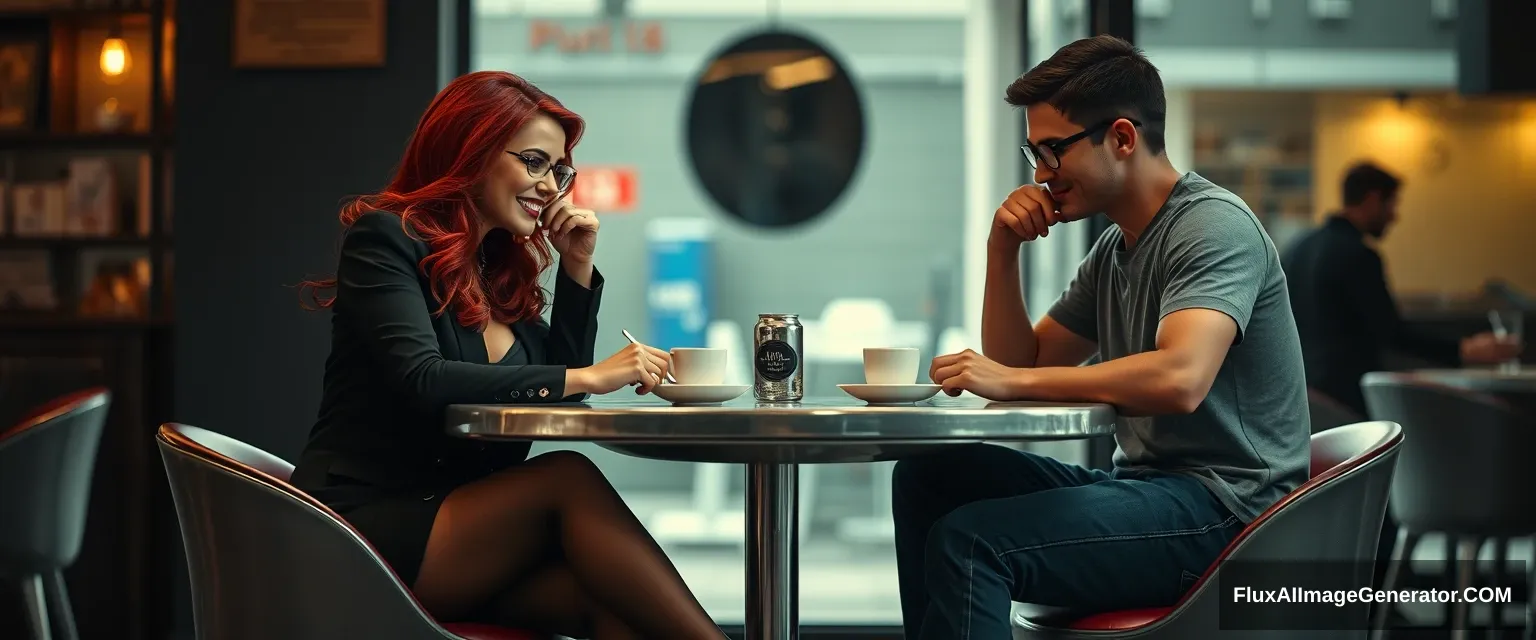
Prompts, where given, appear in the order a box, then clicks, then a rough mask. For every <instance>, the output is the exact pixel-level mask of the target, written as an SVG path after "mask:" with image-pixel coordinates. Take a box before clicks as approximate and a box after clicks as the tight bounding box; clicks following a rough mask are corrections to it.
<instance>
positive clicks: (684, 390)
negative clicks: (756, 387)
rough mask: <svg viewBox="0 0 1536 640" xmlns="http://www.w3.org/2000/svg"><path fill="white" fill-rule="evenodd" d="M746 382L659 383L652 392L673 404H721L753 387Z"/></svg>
mask: <svg viewBox="0 0 1536 640" xmlns="http://www.w3.org/2000/svg"><path fill="white" fill-rule="evenodd" d="M751 388H752V386H751V385H746V384H659V385H656V386H654V387H651V393H654V394H656V397H658V398H661V399H662V400H666V401H668V402H671V403H672V404H720V403H722V402H726V401H729V400H735V399H736V398H737V397H738V396H740V395H741V394H743V393H746V392H747V390H748V389H751Z"/></svg>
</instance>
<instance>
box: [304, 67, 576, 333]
mask: <svg viewBox="0 0 1536 640" xmlns="http://www.w3.org/2000/svg"><path fill="white" fill-rule="evenodd" d="M540 113H543V114H547V115H549V116H551V117H553V118H554V119H555V120H556V121H558V122H559V123H560V126H561V128H563V129H565V157H566V160H565V162H570V158H571V150H572V149H573V148H574V147H575V146H576V143H577V142H578V141H579V140H580V139H581V133H582V130H583V129H584V128H585V124H584V123H583V122H582V119H581V117H580V116H578V115H576V114H575V113H573V112H572V111H571V110H569V109H566V108H565V106H564V105H561V104H560V101H558V100H556V99H554V98H553V97H551V96H550V95H549V94H547V93H544V92H543V91H540V90H539V88H538V87H535V86H533V84H532V83H530V82H528V81H527V80H524V79H522V78H520V77H518V76H515V75H513V74H510V73H506V72H503V71H478V72H475V73H471V74H469V75H465V76H461V77H459V78H457V79H455V80H454V81H453V82H451V83H449V84H448V86H446V87H444V88H443V90H442V91H440V92H438V94H437V97H436V98H433V100H432V104H431V106H428V107H427V112H426V113H424V114H422V116H421V121H420V122H419V123H417V125H416V131H415V133H413V134H412V135H411V141H410V143H409V144H407V145H406V148H405V156H404V157H403V158H401V160H400V166H399V169H397V170H396V172H395V177H394V179H393V180H392V181H390V183H389V186H387V187H385V188H384V190H383V191H380V192H379V193H376V194H373V195H367V196H362V197H360V198H357V199H355V200H353V201H352V202H350V203H348V204H346V205H345V206H343V207H342V209H341V224H342V226H343V227H350V226H351V225H352V223H353V222H355V221H356V220H357V218H358V217H359V216H361V215H363V214H364V213H367V212H369V211H373V210H383V211H392V212H394V213H397V214H399V215H400V217H401V218H402V220H403V224H405V226H406V228H407V229H408V230H410V231H413V232H414V234H413V235H414V236H415V237H418V238H421V239H422V240H423V241H425V242H426V243H427V246H428V247H429V250H430V253H429V254H428V255H427V257H426V258H424V259H423V260H422V261H421V263H420V265H418V266H419V267H420V269H421V270H422V272H423V273H425V274H426V275H427V280H428V282H430V283H431V286H432V294H433V295H434V296H435V297H436V298H437V302H438V304H439V307H438V309H437V313H439V314H441V313H444V312H446V311H447V310H449V309H450V308H451V309H452V310H453V312H454V316H455V318H457V319H458V321H459V324H461V325H463V326H466V327H473V328H477V329H478V328H480V327H482V326H484V325H485V323H486V321H487V320H491V319H494V320H496V321H497V322H502V323H506V324H512V323H515V322H518V321H521V320H527V319H530V318H533V317H537V316H538V315H539V314H541V313H543V311H544V306H545V305H546V304H547V301H546V300H545V294H544V290H543V288H541V287H540V286H539V274H541V273H543V272H544V270H545V269H547V268H549V266H550V264H551V263H552V262H553V257H552V256H551V255H550V253H549V247H548V246H547V245H546V244H545V243H544V242H542V241H540V239H539V238H538V237H537V236H535V238H533V239H531V240H530V241H528V242H522V241H520V240H517V239H514V238H513V237H512V236H511V235H510V234H506V233H500V232H495V231H493V232H491V233H488V234H486V235H485V240H484V244H485V246H484V247H477V243H476V239H477V236H478V233H477V229H478V228H479V225H480V224H481V222H480V212H479V209H477V208H476V207H475V199H474V194H475V191H476V187H477V185H479V184H480V182H481V181H482V180H483V179H485V176H486V175H487V174H488V173H490V170H491V167H492V166H494V163H496V162H498V161H500V160H501V156H502V154H504V153H505V152H506V149H505V146H504V145H505V144H506V141H507V139H509V138H511V137H512V134H514V133H516V132H517V131H518V130H519V129H521V128H522V127H523V125H525V124H527V123H528V121H529V120H530V119H532V118H533V117H534V116H535V115H538V114H540ZM477 249H479V252H477ZM482 253H483V255H484V256H485V259H486V265H485V277H484V284H483V285H482V284H481V277H480V254H482ZM335 287H336V279H335V278H330V279H326V280H306V281H304V282H303V283H301V284H300V285H299V288H300V296H301V297H303V298H305V299H306V302H312V303H313V304H314V305H318V306H320V307H329V306H331V305H332V304H334V303H335V301H336V298H335V295H334V294H331V295H329V296H325V295H322V293H321V292H322V291H323V290H328V289H332V290H333V289H334V288H335Z"/></svg>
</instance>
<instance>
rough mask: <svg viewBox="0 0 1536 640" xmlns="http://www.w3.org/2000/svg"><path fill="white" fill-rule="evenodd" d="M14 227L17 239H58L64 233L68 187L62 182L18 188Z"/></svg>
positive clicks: (40, 183) (14, 188)
mask: <svg viewBox="0 0 1536 640" xmlns="http://www.w3.org/2000/svg"><path fill="white" fill-rule="evenodd" d="M12 190H13V191H14V192H15V199H14V200H13V202H12V204H13V205H14V206H15V211H14V212H13V216H12V217H13V220H12V222H13V225H14V226H13V227H12V229H13V230H14V231H15V234H16V236H17V237H39V236H57V235H62V234H63V233H64V228H65V227H64V225H65V222H64V220H65V210H66V205H65V188H64V183H63V182H59V181H50V182H25V183H18V184H16V185H14V187H13V189H12Z"/></svg>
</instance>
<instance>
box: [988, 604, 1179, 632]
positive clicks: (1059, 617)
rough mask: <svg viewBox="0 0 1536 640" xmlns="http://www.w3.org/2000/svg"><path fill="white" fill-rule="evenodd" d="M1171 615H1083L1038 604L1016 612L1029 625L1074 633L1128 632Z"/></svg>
mask: <svg viewBox="0 0 1536 640" xmlns="http://www.w3.org/2000/svg"><path fill="white" fill-rule="evenodd" d="M1172 612H1173V607H1154V608H1149V609H1126V610H1124V611H1106V612H1104V613H1095V614H1091V615H1086V616H1085V615H1082V614H1079V613H1073V612H1071V611H1068V610H1066V609H1059V608H1055V607H1043V606H1039V605H1019V609H1018V615H1019V617H1021V618H1023V619H1025V620H1028V621H1029V622H1030V624H1033V625H1036V626H1040V627H1054V628H1057V629H1072V630H1075V631H1127V630H1130V629H1135V628H1138V627H1141V626H1144V625H1148V624H1151V623H1153V622H1156V621H1158V620H1160V619H1162V618H1163V616H1166V615H1168V614H1170V613H1172Z"/></svg>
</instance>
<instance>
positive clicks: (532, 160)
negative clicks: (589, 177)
mask: <svg viewBox="0 0 1536 640" xmlns="http://www.w3.org/2000/svg"><path fill="white" fill-rule="evenodd" d="M507 153H510V154H512V155H513V156H516V157H517V159H518V160H522V161H523V165H524V166H526V167H528V177H530V178H535V179H539V180H543V179H544V176H547V175H549V173H550V172H551V171H553V172H554V173H555V188H556V189H558V190H560V191H565V190H566V189H569V188H571V181H572V180H575V179H576V168H575V167H572V166H571V165H568V164H556V163H553V162H550V161H549V158H546V157H544V156H541V155H539V154H536V153H518V152H516V151H508V152H507Z"/></svg>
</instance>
